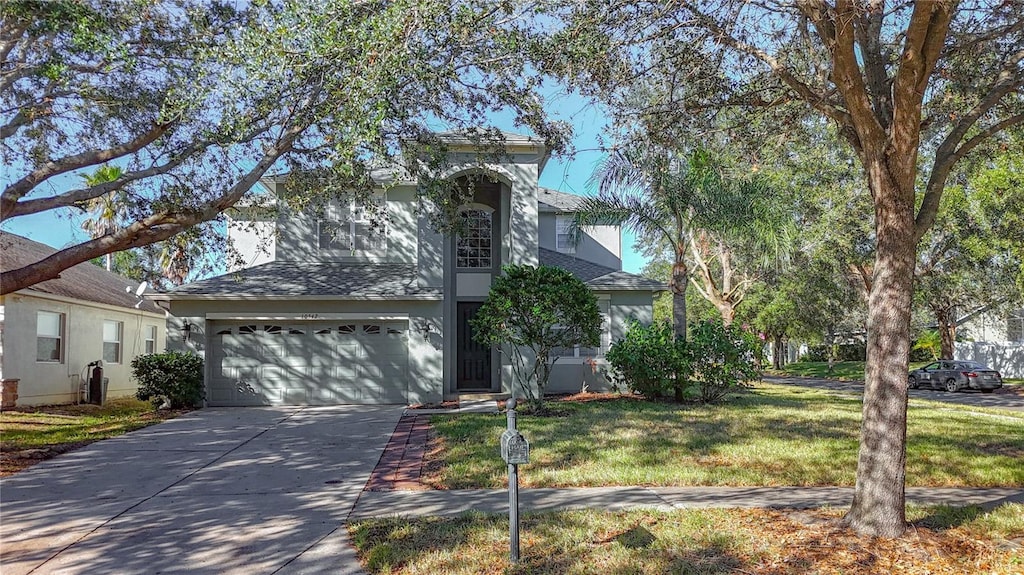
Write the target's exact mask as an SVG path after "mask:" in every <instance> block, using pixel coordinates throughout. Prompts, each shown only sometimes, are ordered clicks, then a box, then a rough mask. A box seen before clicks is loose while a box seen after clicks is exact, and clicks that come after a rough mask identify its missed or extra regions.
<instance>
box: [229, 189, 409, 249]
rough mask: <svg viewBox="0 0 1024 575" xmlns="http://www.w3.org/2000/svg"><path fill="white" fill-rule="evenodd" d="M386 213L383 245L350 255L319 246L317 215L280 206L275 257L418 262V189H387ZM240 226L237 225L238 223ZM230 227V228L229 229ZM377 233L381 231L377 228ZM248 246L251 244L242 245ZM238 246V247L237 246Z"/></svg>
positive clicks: (375, 231)
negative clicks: (323, 250) (324, 249)
mask: <svg viewBox="0 0 1024 575" xmlns="http://www.w3.org/2000/svg"><path fill="white" fill-rule="evenodd" d="M386 201H387V216H386V220H387V221H386V222H385V224H384V225H385V230H384V232H383V233H384V234H385V235H384V240H385V242H384V247H382V248H379V249H373V250H370V251H361V250H357V251H356V252H355V253H354V254H351V255H339V254H338V253H334V252H327V251H325V252H321V250H320V249H319V247H318V236H317V217H316V216H314V215H312V214H307V213H302V212H296V211H294V210H291V209H289V208H288V207H287V206H281V207H280V214H279V221H278V224H277V225H278V236H277V243H276V249H275V258H274V259H276V260H280V261H296V262H298V261H312V262H330V261H343V262H345V261H348V262H366V261H372V262H391V263H415V262H416V256H417V242H418V237H417V228H418V227H419V223H420V222H419V218H418V216H417V209H416V205H417V198H416V190H415V188H413V187H411V186H398V187H395V188H392V189H391V190H388V192H387V200H386ZM236 227H237V226H236ZM230 231H231V228H229V232H230ZM374 233H380V232H379V230H377V229H375V230H374ZM243 245H248V243H246V244H243ZM236 249H239V247H238V245H236Z"/></svg>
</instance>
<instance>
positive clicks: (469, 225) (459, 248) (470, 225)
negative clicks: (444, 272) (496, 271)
mask: <svg viewBox="0 0 1024 575" xmlns="http://www.w3.org/2000/svg"><path fill="white" fill-rule="evenodd" d="M459 215H460V217H461V218H462V224H463V227H462V232H461V233H460V234H459V235H458V237H457V238H456V240H455V267H457V268H464V269H474V268H475V269H482V268H483V269H490V268H491V212H489V211H487V210H476V209H473V210H464V211H463V212H461V213H460V214H459Z"/></svg>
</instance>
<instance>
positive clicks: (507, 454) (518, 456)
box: [501, 397, 530, 563]
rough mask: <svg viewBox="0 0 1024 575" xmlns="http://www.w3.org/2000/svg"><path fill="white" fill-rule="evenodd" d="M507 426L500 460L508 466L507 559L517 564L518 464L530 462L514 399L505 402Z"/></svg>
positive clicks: (502, 436) (528, 449)
mask: <svg viewBox="0 0 1024 575" xmlns="http://www.w3.org/2000/svg"><path fill="white" fill-rule="evenodd" d="M505 416H506V418H507V421H508V426H507V428H506V429H505V432H504V433H502V434H501V458H502V459H504V460H505V463H507V464H508V530H509V559H510V560H511V561H512V563H518V562H519V464H521V463H529V462H530V443H529V442H528V441H526V438H525V437H523V436H522V434H521V433H519V430H518V429H517V428H516V398H515V397H513V398H511V399H509V400H508V401H506V402H505Z"/></svg>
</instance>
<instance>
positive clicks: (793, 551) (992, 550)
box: [349, 504, 1024, 575]
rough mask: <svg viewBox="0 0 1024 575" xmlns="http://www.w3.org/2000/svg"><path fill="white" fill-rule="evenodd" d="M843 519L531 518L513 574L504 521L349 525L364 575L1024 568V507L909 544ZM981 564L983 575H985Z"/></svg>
mask: <svg viewBox="0 0 1024 575" xmlns="http://www.w3.org/2000/svg"><path fill="white" fill-rule="evenodd" d="M840 515H841V513H840V512H839V511H835V510H817V511H793V512H790V511H779V510H766V509H688V510H677V511H671V512H658V511H651V510H636V511H624V512H614V513H613V512H604V511H597V510H576V511H564V512H553V513H542V514H526V515H525V516H524V518H523V520H522V531H521V546H520V550H521V562H520V563H519V564H518V565H515V566H510V565H509V563H508V559H507V558H508V520H507V516H497V515H481V514H467V515H463V516H460V517H456V518H446V519H442V518H425V519H403V518H387V519H374V520H369V521H362V522H357V523H354V524H352V525H350V526H349V530H350V533H351V534H352V540H353V542H354V544H355V547H356V549H357V551H358V553H359V556H360V558H361V560H362V562H363V565H364V567H365V568H366V570H367V571H368V572H369V573H371V574H373V575H384V574H389V575H400V574H413V573H443V574H445V575H457V574H469V573H495V574H497V573H507V574H510V575H517V574H527V573H530V574H534V575H545V574H551V575H554V574H563V573H571V574H590V573H592V574H605V573H616V574H636V575H655V574H662V573H687V574H695V575H696V574H704V575H710V574H719V573H721V574H725V573H730V574H736V573H772V574H776V575H796V574H801V575H802V574H804V573H844V574H849V575H862V574H868V573H871V574H877V573H901V574H922V575H923V574H925V573H982V572H983V573H997V574H1011V573H1017V572H1019V571H1020V570H1021V569H1022V568H1024V557H1022V556H1021V555H1020V554H1019V553H1017V552H1015V551H1013V550H1010V549H1007V548H1005V547H1002V548H1000V546H999V544H1000V543H1001V542H1003V541H1004V540H1005V539H1008V538H1014V537H1021V536H1024V526H1022V525H1021V521H1022V519H1021V518H1022V517H1024V506H1022V505H1020V504H1007V505H1004V506H1002V507H999V508H997V509H995V510H994V511H992V512H988V513H986V512H983V511H982V510H981V509H979V508H960V509H958V508H933V507H923V508H912V509H910V510H908V517H909V518H910V519H911V520H912V521H914V522H915V526H914V528H912V529H911V530H909V531H908V534H907V535H906V536H905V537H903V538H900V539H889V540H886V539H881V540H879V539H874V540H873V539H869V538H861V537H858V536H856V535H854V534H853V533H851V532H850V531H849V530H846V529H843V528H841V527H840V526H839V525H838V524H837V522H836V519H837V518H838V517H839V516H840ZM982 565H984V566H985V568H984V569H981V568H980V567H981V566H982Z"/></svg>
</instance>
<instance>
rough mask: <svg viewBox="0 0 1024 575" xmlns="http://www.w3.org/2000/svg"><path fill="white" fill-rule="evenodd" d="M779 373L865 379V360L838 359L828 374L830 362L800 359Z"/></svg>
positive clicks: (1009, 380)
mask: <svg viewBox="0 0 1024 575" xmlns="http://www.w3.org/2000/svg"><path fill="white" fill-rule="evenodd" d="M929 363H931V362H930V361H912V362H910V369H917V368H919V367H922V366H925V365H928V364H929ZM771 373H773V374H777V375H799V376H804V377H827V378H830V379H839V380H845V381H864V362H863V361H837V362H836V363H835V364H834V365H833V368H832V375H829V374H828V362H824V361H798V362H794V363H790V364H787V365H786V366H785V367H783V368H782V369H781V370H772V371H771ZM1003 383H1008V384H1011V385H1021V384H1024V379H1021V378H1012V377H1005V378H1003Z"/></svg>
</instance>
